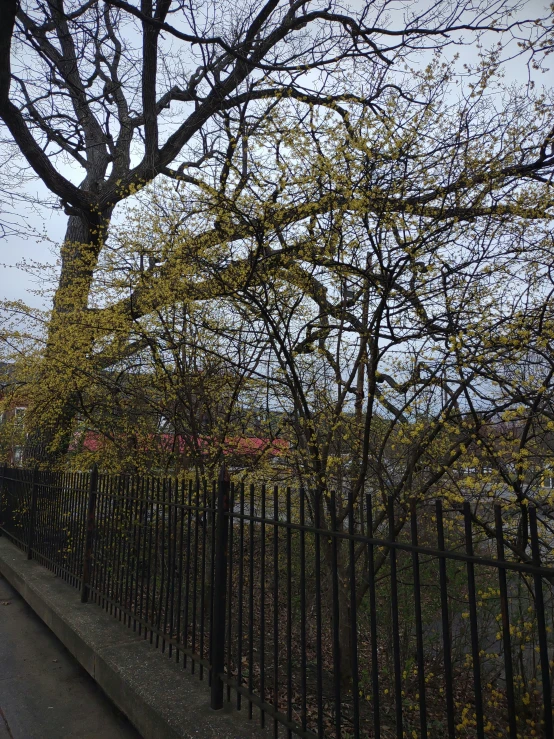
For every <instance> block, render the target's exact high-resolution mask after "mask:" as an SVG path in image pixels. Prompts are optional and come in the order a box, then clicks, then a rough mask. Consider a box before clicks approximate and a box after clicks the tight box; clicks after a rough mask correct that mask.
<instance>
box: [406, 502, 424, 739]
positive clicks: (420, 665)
mask: <svg viewBox="0 0 554 739" xmlns="http://www.w3.org/2000/svg"><path fill="white" fill-rule="evenodd" d="M410 517H411V529H412V532H411V533H412V544H413V546H414V547H417V545H418V532H417V512H416V502H415V500H412V503H411V511H410ZM412 568H413V573H414V607H415V623H416V654H417V676H418V683H419V722H420V737H421V739H427V706H426V700H425V656H424V652H423V619H422V615H421V577H420V570H419V554H418V553H417V551H416V550H415V549H412Z"/></svg>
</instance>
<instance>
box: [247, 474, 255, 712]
mask: <svg viewBox="0 0 554 739" xmlns="http://www.w3.org/2000/svg"><path fill="white" fill-rule="evenodd" d="M248 558H249V562H248V564H249V567H248V623H249V624H250V628H249V631H248V692H249V694H250V695H252V693H253V691H254V670H253V669H252V668H253V665H254V485H252V484H251V485H250V515H249V519H248ZM252 707H253V704H252V701H250V702H249V704H248V718H252Z"/></svg>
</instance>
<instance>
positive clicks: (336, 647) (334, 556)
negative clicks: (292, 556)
mask: <svg viewBox="0 0 554 739" xmlns="http://www.w3.org/2000/svg"><path fill="white" fill-rule="evenodd" d="M330 507H331V586H332V588H333V606H332V634H333V636H332V639H333V683H334V699H335V737H336V739H340V736H341V721H342V711H341V708H342V706H341V684H340V683H341V667H342V665H341V643H340V603H339V597H341V595H343V594H342V593H339V562H338V541H337V536H335V534H336V533H338V521H337V500H336V494H335V491H334V490H333V491H332V492H331V500H330Z"/></svg>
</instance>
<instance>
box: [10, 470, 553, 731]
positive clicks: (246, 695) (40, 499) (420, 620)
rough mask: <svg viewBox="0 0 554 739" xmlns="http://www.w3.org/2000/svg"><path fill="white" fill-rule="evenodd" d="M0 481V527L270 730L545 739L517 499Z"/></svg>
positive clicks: (537, 631)
mask: <svg viewBox="0 0 554 739" xmlns="http://www.w3.org/2000/svg"><path fill="white" fill-rule="evenodd" d="M0 491H1V497H0V532H1V533H2V534H3V535H5V536H7V537H8V538H9V539H10V540H11V541H13V542H14V543H15V544H16V545H18V546H19V547H20V548H22V549H23V550H24V551H26V552H27V556H28V557H29V558H31V557H32V558H34V559H36V560H37V561H39V562H40V563H41V564H43V565H44V566H46V567H48V568H49V569H51V570H52V571H54V572H55V573H56V574H57V575H59V576H60V577H62V578H64V579H65V580H66V581H67V582H69V583H70V584H71V585H73V586H74V587H76V588H79V589H80V591H81V598H82V600H83V601H87V600H89V601H92V602H95V603H97V604H98V605H100V606H101V607H102V608H104V609H106V610H107V611H108V612H110V613H111V614H113V616H114V617H115V618H118V619H119V620H120V621H122V622H124V623H125V624H127V625H128V626H129V628H132V629H133V630H134V631H136V632H138V633H139V634H141V635H142V636H143V637H144V638H145V639H148V640H149V641H150V643H152V644H153V645H155V646H156V647H157V648H159V649H161V651H162V652H165V653H166V654H167V655H168V656H169V657H171V658H172V659H175V660H176V661H177V662H180V663H181V664H182V665H183V667H184V668H187V669H189V670H191V671H192V672H195V673H197V674H198V675H199V677H200V679H203V678H204V677H205V678H206V679H207V681H208V682H209V683H210V684H211V704H212V707H213V708H219V707H221V706H222V705H223V703H224V702H225V701H232V702H234V703H235V704H236V707H237V708H238V709H242V710H246V711H248V712H249V714H250V716H253V714H254V713H256V717H254V718H255V720H260V721H261V723H262V725H267V726H268V728H272V729H273V733H274V735H275V736H285V735H286V736H292V735H295V736H304V737H332V736H335V737H343V739H346V737H382V739H388V738H389V737H396V738H397V739H404V737H408V738H410V737H414V738H416V739H419V737H422V738H423V739H425V738H426V737H429V738H434V737H441V739H442V737H445V736H446V737H448V739H454V738H458V737H460V738H465V737H475V736H476V737H479V739H483V738H484V737H489V736H495V737H508V738H509V739H518V737H519V738H524V737H535V736H536V737H547V738H548V739H551V738H552V736H553V728H552V719H553V716H552V679H553V673H554V526H553V525H552V522H551V520H550V519H549V518H548V517H546V515H543V513H542V512H541V511H537V510H535V509H534V508H533V507H528V508H521V507H520V508H518V509H517V510H516V509H513V510H512V509H511V508H509V507H507V508H505V509H504V510H501V509H500V507H498V506H494V507H493V506H491V505H486V504H477V503H475V502H473V503H472V504H471V505H470V504H469V503H468V502H465V503H458V502H452V501H450V502H448V503H447V502H445V501H443V502H441V501H437V502H433V503H432V504H431V503H428V502H427V503H423V502H420V503H418V504H417V505H416V504H415V502H413V501H412V502H411V504H407V505H405V506H404V505H401V504H400V503H398V502H394V501H393V500H387V499H383V498H382V497H381V496H379V497H377V496H375V497H374V498H372V496H369V495H367V496H365V497H364V498H363V499H361V500H357V501H352V500H350V499H349V498H348V496H341V495H338V494H336V495H335V494H330V495H324V494H319V495H318V494H313V493H310V492H307V491H303V490H300V491H293V490H291V489H290V488H285V489H279V488H277V487H275V488H272V489H271V490H269V489H266V487H265V486H261V487H260V488H255V487H254V486H247V487H245V485H244V484H232V483H230V482H229V481H228V479H226V478H225V476H222V477H220V479H219V481H218V482H214V483H212V484H209V485H208V484H205V483H200V482H199V481H190V480H173V479H169V478H156V477H149V478H140V477H128V476H116V475H112V476H109V475H102V474H100V475H99V474H98V473H97V472H96V471H95V470H93V471H92V472H91V473H88V474H83V473H79V474H70V473H65V474H61V473H50V472H39V471H31V470H20V469H6V468H4V469H3V470H2V472H1V478H0ZM207 700H208V696H207Z"/></svg>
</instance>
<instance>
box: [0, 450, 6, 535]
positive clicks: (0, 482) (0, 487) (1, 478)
mask: <svg viewBox="0 0 554 739" xmlns="http://www.w3.org/2000/svg"><path fill="white" fill-rule="evenodd" d="M7 471H8V465H7V464H5V463H4V464H3V465H2V473H1V474H0V513H2V509H3V500H4V483H5V480H6V476H7ZM0 536H2V520H1V519H0Z"/></svg>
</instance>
